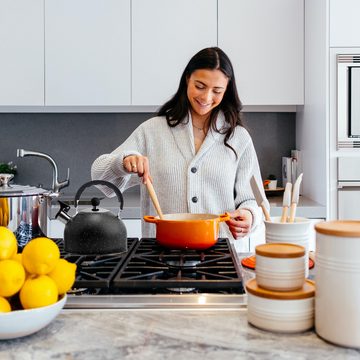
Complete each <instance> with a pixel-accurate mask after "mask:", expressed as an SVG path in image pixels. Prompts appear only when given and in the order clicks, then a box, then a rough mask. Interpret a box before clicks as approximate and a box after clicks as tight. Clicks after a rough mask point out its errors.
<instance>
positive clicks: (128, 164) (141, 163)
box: [123, 155, 151, 184]
mask: <svg viewBox="0 0 360 360" xmlns="http://www.w3.org/2000/svg"><path fill="white" fill-rule="evenodd" d="M123 166H124V169H125V170H126V171H127V172H129V173H137V174H138V176H139V177H142V182H143V183H144V184H146V182H147V180H148V179H150V181H151V176H150V169H149V160H148V158H147V157H146V156H141V155H129V156H126V157H124V160H123Z"/></svg>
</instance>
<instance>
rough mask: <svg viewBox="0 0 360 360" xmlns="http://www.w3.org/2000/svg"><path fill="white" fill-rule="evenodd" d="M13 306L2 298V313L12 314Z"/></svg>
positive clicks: (0, 308) (0, 301)
mask: <svg viewBox="0 0 360 360" xmlns="http://www.w3.org/2000/svg"><path fill="white" fill-rule="evenodd" d="M10 311H11V306H10V303H9V302H8V301H7V300H6V299H5V298H4V297H2V296H0V313H2V312H10Z"/></svg>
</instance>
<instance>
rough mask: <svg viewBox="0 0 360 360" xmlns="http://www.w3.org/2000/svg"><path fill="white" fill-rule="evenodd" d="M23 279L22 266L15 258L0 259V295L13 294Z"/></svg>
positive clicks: (21, 284)
mask: <svg viewBox="0 0 360 360" xmlns="http://www.w3.org/2000/svg"><path fill="white" fill-rule="evenodd" d="M24 281H25V270H24V267H23V266H22V265H21V264H19V263H18V262H17V261H15V260H1V261H0V296H5V297H8V296H13V295H14V294H16V293H17V292H18V291H19V290H20V289H21V287H22V286H23V284H24Z"/></svg>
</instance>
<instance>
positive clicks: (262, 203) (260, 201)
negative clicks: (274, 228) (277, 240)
mask: <svg viewBox="0 0 360 360" xmlns="http://www.w3.org/2000/svg"><path fill="white" fill-rule="evenodd" d="M250 185H251V189H252V191H253V193H254V196H255V199H256V203H257V204H258V205H259V206H260V207H261V209H262V211H263V213H264V215H265V219H266V221H271V219H270V214H269V211H268V209H267V207H266V198H265V195H263V194H262V193H261V191H260V188H259V185H258V183H257V182H256V179H255V176H254V175H253V176H252V177H251V179H250Z"/></svg>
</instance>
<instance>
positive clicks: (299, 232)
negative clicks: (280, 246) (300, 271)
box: [265, 217, 311, 277]
mask: <svg viewBox="0 0 360 360" xmlns="http://www.w3.org/2000/svg"><path fill="white" fill-rule="evenodd" d="M280 219H281V218H280V217H272V218H271V221H265V239H266V242H267V243H290V244H297V245H301V246H303V247H304V248H305V276H306V277H308V276H309V241H310V225H311V221H310V220H309V219H306V218H301V217H297V218H295V221H294V222H293V223H281V222H280Z"/></svg>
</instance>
